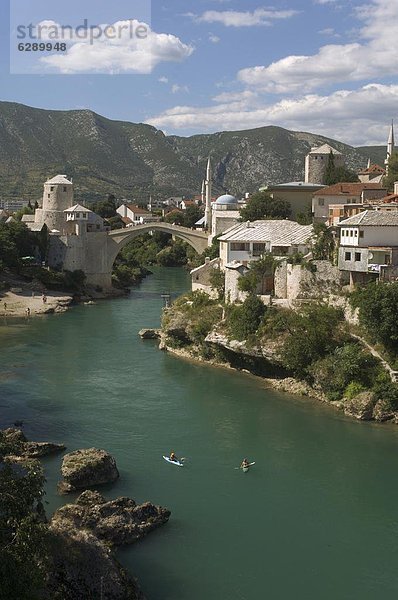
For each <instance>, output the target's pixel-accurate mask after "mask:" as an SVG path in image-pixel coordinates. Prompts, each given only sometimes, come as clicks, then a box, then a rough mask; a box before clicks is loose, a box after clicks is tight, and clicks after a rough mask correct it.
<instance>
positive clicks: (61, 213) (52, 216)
mask: <svg viewBox="0 0 398 600" xmlns="http://www.w3.org/2000/svg"><path fill="white" fill-rule="evenodd" d="M24 222H25V224H26V225H27V227H29V229H31V230H32V231H41V229H42V228H43V227H44V226H46V227H47V229H48V233H49V240H48V252H47V257H46V262H47V264H48V266H49V267H52V268H55V269H65V270H68V271H75V270H78V269H79V270H82V271H84V272H85V273H86V275H87V279H88V281H89V279H90V274H91V273H96V272H97V271H98V267H97V263H101V260H103V261H104V262H105V261H106V255H105V250H106V236H107V231H108V230H109V227H108V226H106V225H105V224H104V220H103V219H102V218H101V217H100V216H99V215H97V214H95V213H94V212H93V211H92V210H90V209H88V208H86V207H85V206H82V205H81V204H75V202H74V193H73V183H72V181H70V180H69V179H68V178H67V177H66V175H56V176H55V177H53V178H52V179H49V180H48V181H46V182H45V183H44V190H43V200H42V206H41V208H37V209H36V211H35V214H34V218H33V215H27V218H26V219H24ZM102 255H103V256H102Z"/></svg>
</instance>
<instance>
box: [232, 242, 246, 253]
mask: <svg viewBox="0 0 398 600" xmlns="http://www.w3.org/2000/svg"><path fill="white" fill-rule="evenodd" d="M231 250H232V251H235V252H244V251H246V252H247V251H248V250H249V244H245V243H243V242H232V243H231Z"/></svg>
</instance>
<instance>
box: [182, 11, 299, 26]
mask: <svg viewBox="0 0 398 600" xmlns="http://www.w3.org/2000/svg"><path fill="white" fill-rule="evenodd" d="M296 14H298V11H297V10H273V9H265V8H257V9H256V10H254V11H253V12H249V11H237V10H224V11H219V10H206V11H205V12H204V13H203V14H202V15H199V16H195V15H192V13H190V14H189V16H191V17H193V18H194V19H195V20H196V21H197V22H199V23H220V24H222V25H225V26H226V27H253V26H255V25H271V24H272V21H275V20H277V19H289V18H290V17H293V16H294V15H296Z"/></svg>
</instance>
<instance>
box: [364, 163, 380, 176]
mask: <svg viewBox="0 0 398 600" xmlns="http://www.w3.org/2000/svg"><path fill="white" fill-rule="evenodd" d="M385 172H386V170H385V169H383V167H381V166H380V165H370V167H369V168H366V169H363V170H362V171H359V175H368V174H371V173H377V174H379V175H381V174H382V173H385Z"/></svg>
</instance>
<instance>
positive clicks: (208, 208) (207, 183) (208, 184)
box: [205, 156, 211, 229]
mask: <svg viewBox="0 0 398 600" xmlns="http://www.w3.org/2000/svg"><path fill="white" fill-rule="evenodd" d="M205 189H206V207H205V227H206V228H207V229H209V228H211V163H210V156H209V160H208V161H207V168H206V180H205Z"/></svg>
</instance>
